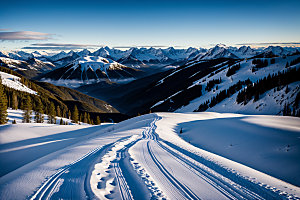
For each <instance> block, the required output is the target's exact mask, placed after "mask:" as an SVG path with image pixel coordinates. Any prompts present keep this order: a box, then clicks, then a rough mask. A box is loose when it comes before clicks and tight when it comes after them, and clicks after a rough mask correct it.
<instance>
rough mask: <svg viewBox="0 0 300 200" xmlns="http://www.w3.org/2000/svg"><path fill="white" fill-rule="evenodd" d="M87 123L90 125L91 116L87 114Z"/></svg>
mask: <svg viewBox="0 0 300 200" xmlns="http://www.w3.org/2000/svg"><path fill="white" fill-rule="evenodd" d="M87 123H88V124H92V122H91V116H90V114H89V113H88V114H87Z"/></svg>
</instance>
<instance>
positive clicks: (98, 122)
mask: <svg viewBox="0 0 300 200" xmlns="http://www.w3.org/2000/svg"><path fill="white" fill-rule="evenodd" d="M96 124H97V125H99V124H101V121H100V117H99V116H97V118H96Z"/></svg>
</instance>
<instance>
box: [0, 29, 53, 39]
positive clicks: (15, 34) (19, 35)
mask: <svg viewBox="0 0 300 200" xmlns="http://www.w3.org/2000/svg"><path fill="white" fill-rule="evenodd" d="M2 31H3V29H2ZM52 35H53V34H49V33H40V32H33V31H10V32H0V40H3V41H4V40H10V41H13V40H47V39H51V36H52Z"/></svg>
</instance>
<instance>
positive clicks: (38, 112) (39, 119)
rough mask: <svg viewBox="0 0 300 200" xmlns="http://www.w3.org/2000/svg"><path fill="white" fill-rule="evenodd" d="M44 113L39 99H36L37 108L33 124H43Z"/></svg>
mask: <svg viewBox="0 0 300 200" xmlns="http://www.w3.org/2000/svg"><path fill="white" fill-rule="evenodd" d="M43 114H44V111H43V104H42V102H41V99H40V98H38V99H37V106H36V111H35V117H34V120H35V123H43V122H44V115H43Z"/></svg>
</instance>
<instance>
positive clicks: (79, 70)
mask: <svg viewBox="0 0 300 200" xmlns="http://www.w3.org/2000/svg"><path fill="white" fill-rule="evenodd" d="M141 73H142V72H141V71H140V70H138V69H134V68H130V67H126V66H125V65H122V64H120V63H118V62H116V61H113V60H112V59H109V58H103V57H100V56H85V57H79V58H77V59H75V60H74V61H73V62H72V63H70V64H69V65H67V66H65V67H62V68H59V69H57V70H54V71H51V72H49V73H47V74H45V75H43V76H42V78H45V79H51V80H60V81H62V80H78V81H100V80H108V81H113V82H114V81H116V80H124V79H128V78H136V77H138V76H139V75H140V74H141Z"/></svg>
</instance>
